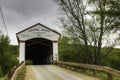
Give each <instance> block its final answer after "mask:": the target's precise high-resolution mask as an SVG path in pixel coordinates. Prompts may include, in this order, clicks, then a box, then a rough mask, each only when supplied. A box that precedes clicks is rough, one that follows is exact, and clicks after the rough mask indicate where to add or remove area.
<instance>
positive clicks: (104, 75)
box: [61, 66, 120, 80]
mask: <svg viewBox="0 0 120 80" xmlns="http://www.w3.org/2000/svg"><path fill="white" fill-rule="evenodd" d="M61 67H63V68H66V69H69V70H72V71H76V72H79V73H83V74H85V75H89V76H93V70H90V69H84V68H74V67H72V68H71V67H65V66H61ZM96 72H97V76H96V77H97V78H99V79H100V80H107V73H106V72H103V71H96ZM113 80H120V76H115V75H113Z"/></svg>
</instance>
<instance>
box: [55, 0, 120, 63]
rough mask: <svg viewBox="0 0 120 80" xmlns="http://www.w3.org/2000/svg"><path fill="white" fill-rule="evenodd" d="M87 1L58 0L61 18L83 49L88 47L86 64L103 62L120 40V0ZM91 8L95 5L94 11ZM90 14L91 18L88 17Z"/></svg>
mask: <svg viewBox="0 0 120 80" xmlns="http://www.w3.org/2000/svg"><path fill="white" fill-rule="evenodd" d="M87 1H88V2H87ZM87 1H86V2H85V1H83V0H56V3H57V4H58V5H59V8H60V10H61V16H60V18H59V19H60V22H61V24H62V26H63V27H64V29H65V32H66V33H65V34H67V35H68V36H69V37H70V39H71V41H72V42H73V43H74V44H79V45H77V46H79V49H81V50H84V51H83V52H84V54H85V57H86V58H84V59H86V60H85V61H86V62H85V63H89V64H98V65H101V64H103V63H102V60H104V59H106V57H107V56H108V55H109V54H110V52H111V51H112V50H113V48H114V46H116V45H118V44H119V42H120V41H119V39H120V38H119V33H120V32H119V29H120V28H119V25H118V24H120V18H119V17H120V16H119V13H118V12H117V9H119V4H120V2H119V0H87ZM115 1H116V2H115ZM114 4H116V6H114ZM88 7H91V10H87V8H88ZM111 12H114V13H112V14H111ZM86 16H89V17H91V19H90V20H88V19H87V18H86ZM116 16H117V17H116ZM113 36H114V37H113ZM103 46H104V47H105V50H104V51H102V47H103ZM76 50H77V49H76ZM79 55H81V54H79Z"/></svg>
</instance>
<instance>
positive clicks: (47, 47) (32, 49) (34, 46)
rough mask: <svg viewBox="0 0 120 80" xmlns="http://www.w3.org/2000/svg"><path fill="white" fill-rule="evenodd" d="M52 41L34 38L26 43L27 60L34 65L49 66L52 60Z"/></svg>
mask: <svg viewBox="0 0 120 80" xmlns="http://www.w3.org/2000/svg"><path fill="white" fill-rule="evenodd" d="M52 53H53V48H52V41H50V40H47V39H44V38H33V39H30V40H27V41H26V42H25V60H31V61H32V64H34V65H39V64H49V63H51V60H52V55H53V54H52Z"/></svg>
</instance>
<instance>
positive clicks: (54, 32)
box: [16, 23, 61, 35]
mask: <svg viewBox="0 0 120 80" xmlns="http://www.w3.org/2000/svg"><path fill="white" fill-rule="evenodd" d="M37 25H41V26H43V27H44V28H46V29H49V30H50V31H52V32H54V33H57V34H58V35H61V34H60V33H59V32H57V31H55V30H53V29H50V28H48V27H46V26H45V25H43V24H41V23H37V24H35V25H33V26H31V27H28V28H26V29H24V30H22V31H20V32H18V33H16V35H18V34H20V33H22V32H24V31H26V30H28V29H30V28H32V27H35V26H37Z"/></svg>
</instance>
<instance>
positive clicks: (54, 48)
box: [53, 41, 59, 61]
mask: <svg viewBox="0 0 120 80" xmlns="http://www.w3.org/2000/svg"><path fill="white" fill-rule="evenodd" d="M53 60H55V61H58V60H59V59H58V42H57V41H53Z"/></svg>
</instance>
